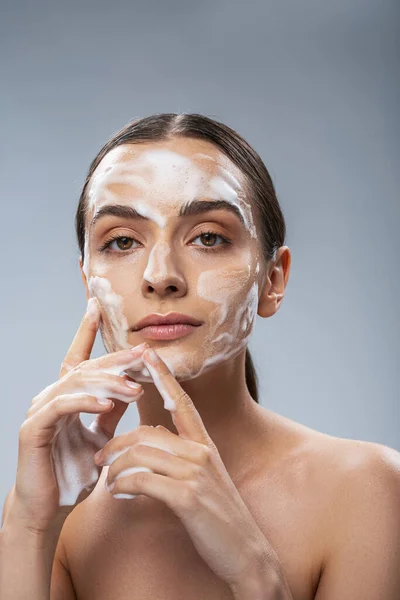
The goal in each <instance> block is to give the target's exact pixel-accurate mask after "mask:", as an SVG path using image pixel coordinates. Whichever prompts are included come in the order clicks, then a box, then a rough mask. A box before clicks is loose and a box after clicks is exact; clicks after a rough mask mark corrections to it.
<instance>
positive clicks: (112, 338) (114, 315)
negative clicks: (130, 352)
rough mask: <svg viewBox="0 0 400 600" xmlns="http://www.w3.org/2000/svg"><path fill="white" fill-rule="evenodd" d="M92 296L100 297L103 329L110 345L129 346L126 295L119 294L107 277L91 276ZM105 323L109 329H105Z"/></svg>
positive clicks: (89, 285)
mask: <svg viewBox="0 0 400 600" xmlns="http://www.w3.org/2000/svg"><path fill="white" fill-rule="evenodd" d="M88 287H89V291H90V295H91V296H95V297H96V298H98V300H99V302H100V306H101V309H102V317H103V318H102V331H103V333H104V336H105V338H106V340H107V341H108V345H109V346H111V347H114V346H115V344H116V346H117V347H118V348H119V349H122V348H127V347H129V344H128V342H127V330H128V321H127V318H126V316H125V307H124V297H123V296H121V295H119V294H117V293H116V292H115V291H114V290H113V287H112V284H111V282H110V281H109V280H108V279H106V278H105V277H99V276H93V277H90V279H89V283H88ZM104 325H105V326H106V329H107V331H104Z"/></svg>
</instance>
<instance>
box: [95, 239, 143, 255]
mask: <svg viewBox="0 0 400 600" xmlns="http://www.w3.org/2000/svg"><path fill="white" fill-rule="evenodd" d="M120 240H121V241H122V248H121V247H120V246H119V248H120V250H121V251H122V252H118V250H110V248H111V244H113V243H114V242H119V241H120ZM129 240H131V241H135V240H134V238H132V237H128V236H125V235H118V236H116V237H112V238H111V239H109V240H107V241H106V242H105V243H104V244H103V246H102V247H101V248H100V252H109V253H111V254H115V253H117V254H124V250H131V249H132V248H131V247H128V248H127V247H126V245H127V244H129Z"/></svg>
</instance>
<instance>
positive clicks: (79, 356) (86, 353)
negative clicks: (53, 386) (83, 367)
mask: <svg viewBox="0 0 400 600" xmlns="http://www.w3.org/2000/svg"><path fill="white" fill-rule="evenodd" d="M100 316H101V313H100V306H99V303H98V301H97V298H94V297H93V298H89V301H88V305H87V309H86V312H85V314H84V316H83V319H82V321H81V324H80V326H79V328H78V331H77V332H76V334H75V337H74V339H73V340H72V344H71V345H70V347H69V349H68V352H67V354H66V355H65V357H64V360H63V362H62V364H61V369H60V377H63V376H64V375H65V374H66V373H68V371H70V370H71V369H73V368H74V367H76V366H77V365H79V364H80V363H81V362H83V361H84V360H88V359H89V358H90V354H91V352H92V349H93V345H94V341H95V339H96V334H97V330H98V327H99V324H100Z"/></svg>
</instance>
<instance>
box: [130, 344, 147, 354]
mask: <svg viewBox="0 0 400 600" xmlns="http://www.w3.org/2000/svg"><path fill="white" fill-rule="evenodd" d="M145 348H149V345H148V343H147V342H143V343H142V344H139V345H138V346H133V347H132V348H130V351H131V352H133V353H134V354H136V353H137V352H140V351H142V350H144V349H145Z"/></svg>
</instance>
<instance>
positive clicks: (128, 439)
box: [95, 415, 208, 466]
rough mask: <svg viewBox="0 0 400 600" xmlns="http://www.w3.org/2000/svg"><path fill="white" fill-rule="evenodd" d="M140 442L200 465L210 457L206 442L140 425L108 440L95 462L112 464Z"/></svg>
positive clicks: (166, 430)
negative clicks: (186, 438)
mask: <svg viewBox="0 0 400 600" xmlns="http://www.w3.org/2000/svg"><path fill="white" fill-rule="evenodd" d="M104 416H105V415H104ZM138 444H140V445H145V446H150V447H153V448H158V449H159V450H162V451H164V452H168V453H170V454H174V455H176V456H178V457H180V458H184V459H187V460H190V461H191V462H194V463H197V464H199V465H204V463H205V462H206V461H207V458H208V457H207V456H206V454H208V452H207V450H208V448H207V447H206V446H204V444H199V443H198V442H194V441H193V440H185V439H183V438H181V437H179V436H178V435H175V434H174V433H172V432H171V431H169V430H168V429H165V428H161V427H152V426H151V425H140V426H139V427H138V428H136V429H133V430H132V431H128V432H127V433H123V434H121V435H118V436H117V437H116V438H113V439H112V440H110V441H109V442H107V444H105V446H104V448H102V450H101V451H99V452H98V453H97V454H96V456H95V462H96V464H98V465H104V466H105V465H112V464H113V462H114V460H116V458H118V457H119V456H121V455H122V454H123V453H124V452H126V451H128V450H129V449H130V448H132V447H133V446H135V445H138Z"/></svg>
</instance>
